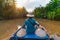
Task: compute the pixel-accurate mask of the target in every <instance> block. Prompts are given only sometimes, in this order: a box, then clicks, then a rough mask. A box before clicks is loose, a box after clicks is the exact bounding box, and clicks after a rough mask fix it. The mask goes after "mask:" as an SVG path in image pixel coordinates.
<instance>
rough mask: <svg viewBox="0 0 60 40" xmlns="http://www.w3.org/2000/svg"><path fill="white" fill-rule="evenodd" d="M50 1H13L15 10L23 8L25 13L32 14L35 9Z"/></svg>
mask: <svg viewBox="0 0 60 40" xmlns="http://www.w3.org/2000/svg"><path fill="white" fill-rule="evenodd" d="M49 1H50V0H15V5H16V8H23V7H25V9H26V10H27V12H33V11H34V9H35V8H36V7H40V5H41V6H42V7H45V6H46V4H47V3H49Z"/></svg>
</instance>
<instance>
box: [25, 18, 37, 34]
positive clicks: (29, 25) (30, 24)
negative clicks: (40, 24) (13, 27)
mask: <svg viewBox="0 0 60 40" xmlns="http://www.w3.org/2000/svg"><path fill="white" fill-rule="evenodd" d="M25 25H26V26H27V28H26V32H27V34H33V33H35V30H36V28H35V27H34V26H35V25H36V21H35V20H34V19H33V18H28V19H27V20H26V21H25Z"/></svg>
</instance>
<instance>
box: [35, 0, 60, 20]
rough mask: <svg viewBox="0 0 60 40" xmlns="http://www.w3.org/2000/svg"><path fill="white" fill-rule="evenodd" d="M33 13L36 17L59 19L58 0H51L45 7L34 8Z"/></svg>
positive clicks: (59, 1) (59, 4) (59, 0)
mask: <svg viewBox="0 0 60 40" xmlns="http://www.w3.org/2000/svg"><path fill="white" fill-rule="evenodd" d="M34 14H35V17H37V18H46V19H50V20H60V0H51V2H50V3H49V4H47V6H46V7H38V8H36V9H35V10H34Z"/></svg>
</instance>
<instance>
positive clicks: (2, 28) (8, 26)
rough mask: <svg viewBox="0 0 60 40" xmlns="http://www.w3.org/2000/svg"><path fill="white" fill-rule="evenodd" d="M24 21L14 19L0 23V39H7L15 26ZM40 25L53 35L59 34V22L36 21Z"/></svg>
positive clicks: (14, 29)
mask: <svg viewBox="0 0 60 40" xmlns="http://www.w3.org/2000/svg"><path fill="white" fill-rule="evenodd" d="M24 20H25V19H14V20H5V21H0V39H3V38H6V37H9V36H10V35H11V34H12V33H14V32H15V31H16V29H17V25H22V24H23V22H24ZM36 20H37V21H38V22H39V23H40V25H42V26H44V27H46V29H47V30H48V31H49V32H51V34H54V33H60V21H51V20H46V19H36Z"/></svg>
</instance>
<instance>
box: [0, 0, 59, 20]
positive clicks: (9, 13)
mask: <svg viewBox="0 0 60 40" xmlns="http://www.w3.org/2000/svg"><path fill="white" fill-rule="evenodd" d="M6 1H7V2H6ZM6 1H5V0H0V19H13V18H20V17H25V16H26V14H27V13H28V12H27V11H26V9H25V8H24V7H23V8H16V7H15V1H14V0H12V3H10V2H9V0H6ZM34 14H35V17H37V18H45V19H50V20H60V0H51V1H50V3H48V4H47V5H46V7H41V6H40V7H37V8H35V10H34Z"/></svg>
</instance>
